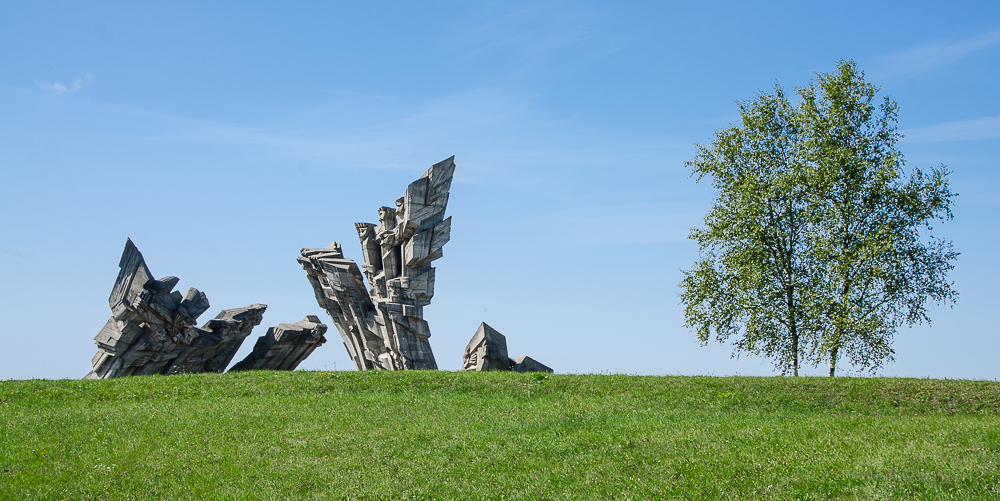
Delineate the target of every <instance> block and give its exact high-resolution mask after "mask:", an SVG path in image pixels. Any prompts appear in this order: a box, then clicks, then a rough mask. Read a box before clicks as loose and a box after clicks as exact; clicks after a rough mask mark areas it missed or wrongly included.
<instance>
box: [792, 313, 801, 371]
mask: <svg viewBox="0 0 1000 501" xmlns="http://www.w3.org/2000/svg"><path fill="white" fill-rule="evenodd" d="M792 375H793V376H795V377H799V333H798V331H797V330H796V329H795V326H794V325H793V326H792Z"/></svg>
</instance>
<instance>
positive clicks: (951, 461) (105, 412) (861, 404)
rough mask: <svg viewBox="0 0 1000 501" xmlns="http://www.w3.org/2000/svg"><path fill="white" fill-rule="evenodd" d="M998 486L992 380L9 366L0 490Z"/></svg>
mask: <svg viewBox="0 0 1000 501" xmlns="http://www.w3.org/2000/svg"><path fill="white" fill-rule="evenodd" d="M37 498H41V499H543V498H544V499H782V500H784V499H866V500H867V499H1000V383H996V382H989V381H941V380H915V379H853V378H837V379H833V380H829V379H820V378H802V379H793V378H780V377H779V378H747V377H728V378H716V377H637V376H623V375H554V376H553V375H548V376H543V375H541V374H517V373H453V372H424V371H419V372H396V373H390V372H360V373H359V372H334V373H330V372H243V373H233V374H226V375H216V374H202V375H195V376H170V377H161V376H151V377H136V378H124V379H116V380H109V381H70V380H63V381H42V380H31V381H0V499H37Z"/></svg>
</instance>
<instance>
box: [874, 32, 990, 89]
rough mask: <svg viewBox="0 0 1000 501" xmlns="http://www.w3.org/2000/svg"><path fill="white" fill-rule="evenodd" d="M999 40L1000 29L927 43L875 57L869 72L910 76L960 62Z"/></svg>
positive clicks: (879, 76)
mask: <svg viewBox="0 0 1000 501" xmlns="http://www.w3.org/2000/svg"><path fill="white" fill-rule="evenodd" d="M998 42H1000V30H996V31H991V32H989V33H983V34H980V35H976V36H973V37H968V38H963V39H961V40H955V41H939V42H932V43H926V44H922V45H918V46H915V47H910V48H907V49H903V50H900V51H897V52H893V53H890V54H886V55H884V56H882V57H880V58H878V59H876V60H875V64H874V66H873V68H872V69H871V71H870V72H869V73H870V74H871V75H873V76H876V77H878V78H888V77H910V76H914V75H917V74H920V73H925V72H928V71H931V70H934V69H937V68H940V67H941V66H945V65H948V64H952V63H955V62H958V61H959V60H961V59H963V58H965V57H966V56H969V55H970V54H972V53H974V52H976V51H978V50H981V49H985V48H987V47H991V46H993V45H996V44H997V43H998Z"/></svg>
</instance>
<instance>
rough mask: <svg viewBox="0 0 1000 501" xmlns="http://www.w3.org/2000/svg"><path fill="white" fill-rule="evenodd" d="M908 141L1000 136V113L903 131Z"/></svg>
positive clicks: (933, 141) (966, 139)
mask: <svg viewBox="0 0 1000 501" xmlns="http://www.w3.org/2000/svg"><path fill="white" fill-rule="evenodd" d="M902 132H903V135H904V136H905V137H904V138H903V141H905V142H908V143H937V142H946V141H970V140H973V139H995V138H1000V115H996V116H992V117H982V118H971V119H968V120H956V121H954V122H945V123H940V124H935V125H929V126H927V127H918V128H915V129H908V130H904V131H902Z"/></svg>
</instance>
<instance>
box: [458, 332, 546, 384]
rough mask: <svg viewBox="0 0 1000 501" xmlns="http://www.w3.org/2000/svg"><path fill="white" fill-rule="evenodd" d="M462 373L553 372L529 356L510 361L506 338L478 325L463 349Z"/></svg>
mask: <svg viewBox="0 0 1000 501" xmlns="http://www.w3.org/2000/svg"><path fill="white" fill-rule="evenodd" d="M462 370H463V371H514V372H550V373H551V372H553V371H552V369H550V368H549V367H547V366H546V365H544V364H542V363H541V362H538V361H536V360H535V359H533V358H531V357H529V356H523V357H519V358H517V359H512V358H510V357H508V356H507V338H505V337H504V335H503V334H500V333H499V332H497V330H496V329H494V328H492V327H490V326H489V325H486V322H483V323H481V324H479V329H477V330H476V334H475V335H473V336H472V339H471V340H470V341H469V344H468V345H467V346H466V347H465V354H464V355H463V356H462Z"/></svg>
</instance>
